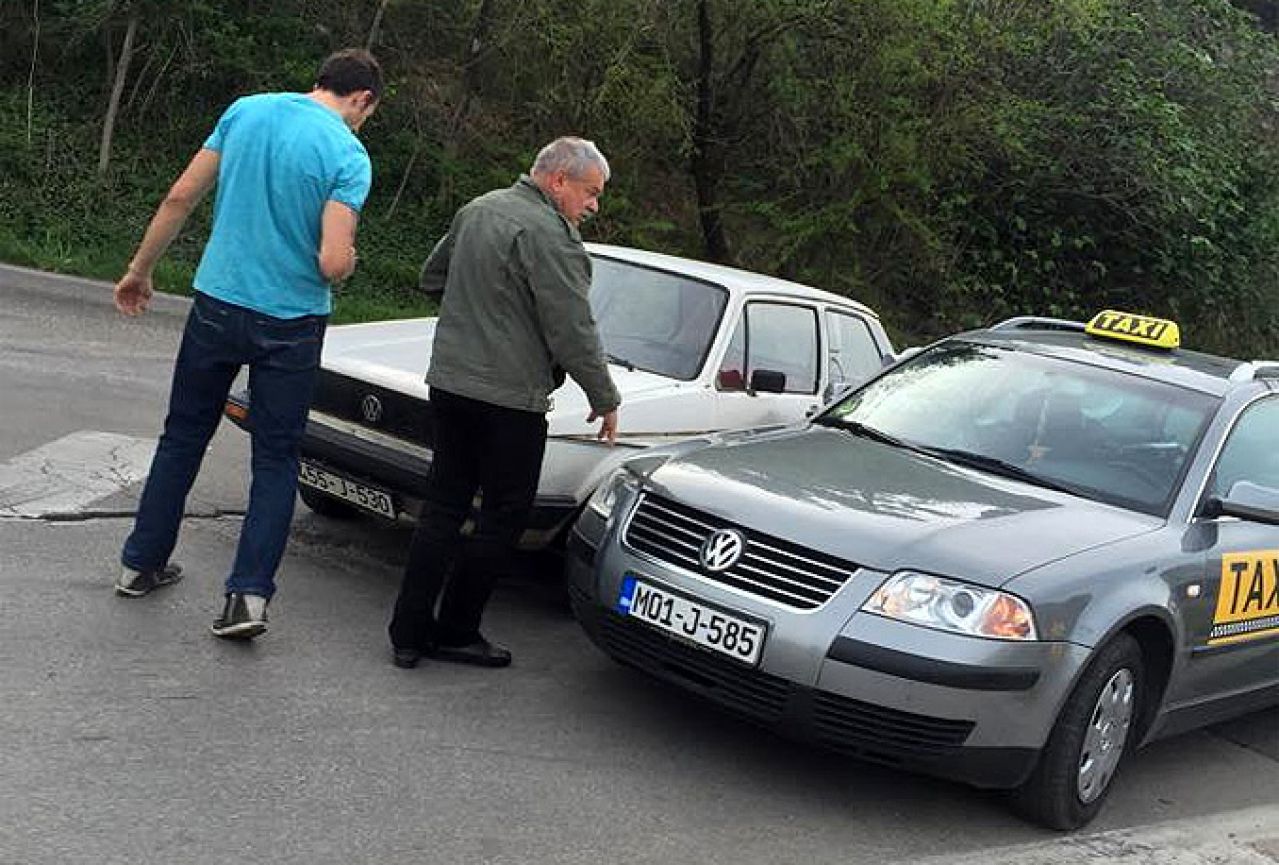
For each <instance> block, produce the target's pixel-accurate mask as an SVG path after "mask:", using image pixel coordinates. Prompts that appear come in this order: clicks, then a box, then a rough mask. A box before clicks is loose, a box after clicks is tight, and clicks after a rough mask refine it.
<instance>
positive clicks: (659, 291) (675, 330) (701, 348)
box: [591, 256, 728, 381]
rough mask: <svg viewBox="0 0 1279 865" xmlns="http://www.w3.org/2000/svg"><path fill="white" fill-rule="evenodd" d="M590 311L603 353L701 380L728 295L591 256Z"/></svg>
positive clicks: (686, 280) (718, 289)
mask: <svg viewBox="0 0 1279 865" xmlns="http://www.w3.org/2000/svg"><path fill="white" fill-rule="evenodd" d="M592 264H593V266H594V275H593V278H592V280H591V312H592V313H593V314H594V315H595V323H596V326H597V327H598V329H599V334H600V342H601V343H602V344H603V346H604V351H605V352H607V353H608V354H610V355H612V356H613V357H614V358H616V359H618V360H619V361H625V362H626V363H629V364H631V365H633V366H635V367H636V368H638V369H643V370H648V371H649V372H655V373H658V374H659V375H665V376H669V377H671V378H676V379H680V380H683V381H689V380H691V379H694V378H697V375H698V373H699V372H700V371H701V369H702V364H703V362H704V361H705V359H706V354H707V352H708V351H709V350H710V345H711V342H712V340H713V339H714V337H715V334H716V333H717V332H718V330H719V322H720V318H721V317H722V316H723V314H724V307H725V306H726V305H727V304H728V292H727V291H725V290H724V289H723V288H721V287H720V286H717V285H712V284H710V283H707V282H701V281H700V280H696V279H690V278H688V277H683V276H680V275H678V274H674V273H668V272H666V271H661V270H653V269H652V268H647V267H640V266H639V265H634V264H628V263H626V262H621V261H616V260H614V259H610V258H604V257H602V256H593V257H592Z"/></svg>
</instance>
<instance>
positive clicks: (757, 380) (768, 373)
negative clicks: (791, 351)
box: [750, 369, 786, 394]
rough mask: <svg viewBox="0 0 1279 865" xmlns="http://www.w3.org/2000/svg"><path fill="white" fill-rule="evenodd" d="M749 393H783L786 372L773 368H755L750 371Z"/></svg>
mask: <svg viewBox="0 0 1279 865" xmlns="http://www.w3.org/2000/svg"><path fill="white" fill-rule="evenodd" d="M750 390H751V393H753V394H754V393H785V392H786V373H784V372H778V371H777V370H775V369H757V370H755V371H754V372H752V373H751V388H750Z"/></svg>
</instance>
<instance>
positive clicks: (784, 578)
mask: <svg viewBox="0 0 1279 865" xmlns="http://www.w3.org/2000/svg"><path fill="white" fill-rule="evenodd" d="M729 527H731V528H736V529H738V530H739V531H741V532H742V533H743V534H744V535H745V536H746V548H745V551H744V552H743V553H742V557H741V558H740V559H739V560H738V561H737V563H736V564H734V565H733V566H732V567H730V568H729V569H728V570H726V571H719V572H712V571H708V570H707V569H706V568H704V567H702V564H701V561H700V560H699V557H698V553H699V551H700V550H701V548H702V544H703V543H705V541H706V539H707V538H708V537H709V536H710V535H711V533H712V532H714V531H716V530H717V529H722V528H729ZM623 541H624V542H625V543H626V545H627V546H629V547H630V548H631V549H633V550H635V551H636V552H639V553H643V554H644V555H647V556H651V557H653V558H655V559H657V560H659V561H662V562H666V563H669V564H672V565H677V566H679V567H681V568H687V569H688V570H690V571H696V572H697V573H699V574H700V575H701V576H702V577H703V578H705V579H708V580H712V581H714V582H717V583H722V584H724V585H726V586H732V587H733V588H735V589H740V590H741V591H744V592H749V593H750V594H752V595H755V596H757V597H761V598H765V599H767V600H770V601H775V602H776V603H779V604H783V605H785V606H787V607H791V608H794V609H797V610H812V609H816V608H817V607H820V606H821V605H822V604H824V603H826V601H828V600H830V597H831V595H833V594H835V592H837V591H839V589H840V587H842V586H843V585H844V583H846V582H848V580H849V579H851V578H852V576H853V573H854V572H855V571H856V570H857V568H858V567H859V566H858V565H855V564H853V563H852V562H847V561H844V560H842V559H837V558H834V557H832V556H827V555H824V554H822V553H818V552H814V551H813V550H809V549H806V548H804V547H800V546H797V545H795V544H792V543H790V542H788V541H783V540H781V539H780V538H775V537H772V536H770V535H766V534H763V533H761V532H756V531H753V530H751V529H746V528H742V527H740V526H735V525H733V524H732V523H729V522H726V521H724V520H720V519H717V518H715V517H712V516H710V515H708V514H704V513H702V512H701V511H697V510H694V509H693V508H690V507H686V506H684V505H680V504H676V503H675V502H672V501H670V500H669V499H664V498H661V497H659V496H655V495H652V494H651V493H646V494H645V495H644V497H643V498H642V499H641V500H640V503H639V505H638V507H636V509H635V513H634V515H633V516H632V517H631V520H630V522H629V523H628V524H627V527H626V534H625V537H624V538H623Z"/></svg>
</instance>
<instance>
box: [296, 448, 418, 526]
mask: <svg viewBox="0 0 1279 865" xmlns="http://www.w3.org/2000/svg"><path fill="white" fill-rule="evenodd" d="M298 483H300V484H303V485H305V486H308V487H311V488H312V489H317V490H320V491H321V492H325V493H328V494H329V495H331V496H333V497H335V498H339V499H342V500H343V501H346V502H350V503H351V504H353V505H355V506H356V507H359V508H363V509H364V510H366V511H369V512H370V513H374V514H377V515H378V516H380V517H386V518H387V519H392V520H393V519H395V503H394V502H392V501H391V496H390V494H389V493H387V492H386V491H385V490H380V489H378V488H377V487H371V486H369V485H368V484H362V483H360V482H359V481H353V480H351V479H350V478H348V477H345V476H343V475H340V474H337V473H336V472H331V471H329V470H328V469H322V468H320V467H319V466H317V465H315V463H309V462H307V461H306V460H302V461H301V463H300V464H299V465H298Z"/></svg>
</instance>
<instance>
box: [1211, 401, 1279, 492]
mask: <svg viewBox="0 0 1279 865" xmlns="http://www.w3.org/2000/svg"><path fill="white" fill-rule="evenodd" d="M1276 431H1279V398H1275V397H1270V398H1268V399H1264V400H1262V401H1260V402H1256V403H1253V404H1252V405H1251V406H1249V407H1248V408H1247V409H1246V410H1245V411H1244V413H1243V414H1242V415H1240V416H1239V421H1238V422H1237V423H1236V424H1235V427H1234V429H1232V430H1231V431H1230V435H1229V436H1228V437H1227V438H1226V444H1225V446H1224V447H1223V448H1222V449H1221V456H1220V457H1219V458H1218V459H1217V467H1216V469H1215V470H1214V472H1213V476H1212V494H1213V495H1216V496H1223V497H1224V496H1225V495H1226V494H1227V493H1229V492H1230V488H1231V487H1232V486H1234V485H1235V484H1236V483H1238V482H1239V481H1250V482H1251V483H1254V484H1259V485H1261V486H1263V487H1271V488H1273V489H1277V490H1279V446H1276V437H1277V436H1279V433H1277V432H1276Z"/></svg>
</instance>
